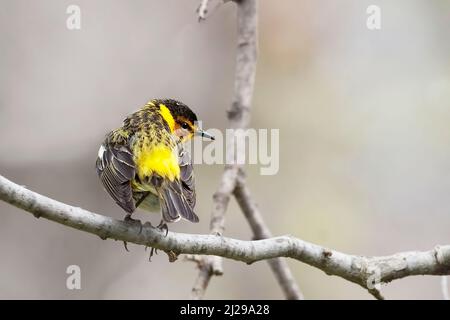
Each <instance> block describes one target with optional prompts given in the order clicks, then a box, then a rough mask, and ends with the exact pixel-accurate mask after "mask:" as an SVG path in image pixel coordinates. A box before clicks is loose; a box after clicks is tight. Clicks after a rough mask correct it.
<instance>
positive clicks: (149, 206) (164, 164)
mask: <svg viewBox="0 0 450 320" xmlns="http://www.w3.org/2000/svg"><path fill="white" fill-rule="evenodd" d="M194 135H200V136H203V137H206V138H209V139H211V140H214V138H213V137H212V136H211V135H209V134H208V133H206V132H205V131H203V130H202V129H200V128H199V127H198V125H197V116H196V115H195V113H194V112H193V111H192V110H191V109H190V108H189V107H188V106H186V105H185V104H183V103H181V102H179V101H176V100H172V99H155V100H151V101H150V102H148V103H147V104H146V105H145V106H144V107H143V108H142V109H140V110H138V111H136V112H135V113H133V114H131V115H129V116H128V117H127V118H126V119H125V120H124V121H123V125H122V127H120V128H118V129H116V130H113V131H111V132H110V133H108V134H107V135H106V138H105V141H104V142H103V144H102V145H101V146H100V149H99V151H98V158H97V162H96V168H97V173H98V176H99V178H100V180H101V182H102V184H103V186H104V188H105V189H106V191H107V192H108V193H109V195H110V196H111V197H112V198H113V199H114V200H115V201H116V203H117V204H118V205H119V206H120V207H122V208H123V209H124V210H125V211H126V212H127V213H128V214H127V216H126V219H131V218H130V217H131V214H132V213H133V212H134V211H135V210H136V208H142V209H144V210H148V211H152V212H158V211H161V214H162V221H161V224H160V225H161V226H162V225H165V222H174V221H178V220H179V219H180V218H184V219H186V220H189V221H191V222H198V221H199V219H198V217H197V215H196V214H195V213H194V206H195V199H196V194H195V184H194V173H193V167H192V161H191V159H190V156H189V154H188V153H187V151H186V150H185V148H184V147H183V143H184V142H186V141H188V140H190V139H191V138H192V137H193V136H194Z"/></svg>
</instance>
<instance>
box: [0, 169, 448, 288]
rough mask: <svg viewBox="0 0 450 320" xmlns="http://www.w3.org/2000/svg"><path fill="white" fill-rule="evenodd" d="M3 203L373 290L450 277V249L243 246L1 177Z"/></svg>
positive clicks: (124, 237) (73, 223)
mask: <svg viewBox="0 0 450 320" xmlns="http://www.w3.org/2000/svg"><path fill="white" fill-rule="evenodd" d="M0 200H3V201H5V202H8V203H10V204H12V205H14V206H16V207H18V208H21V209H23V210H25V211H28V212H30V213H32V214H33V215H34V216H35V217H42V218H45V219H48V220H51V221H54V222H57V223H59V224H62V225H66V226H68V227H71V228H74V229H78V230H81V231H85V232H88V233H91V234H94V235H97V236H99V237H100V238H101V239H107V238H110V239H115V240H120V241H126V242H128V243H135V244H138V245H142V246H149V247H154V248H157V249H161V250H164V251H167V252H173V253H175V254H200V255H212V256H221V257H224V258H229V259H233V260H237V261H242V262H246V263H254V262H256V261H260V260H266V259H273V258H278V257H288V258H292V259H295V260H298V261H301V262H304V263H306V264H309V265H311V266H313V267H316V268H319V269H321V270H322V271H324V272H325V273H326V274H328V275H336V276H339V277H341V278H344V279H346V280H348V281H351V282H354V283H357V284H359V285H360V286H362V287H364V288H366V289H369V288H370V286H371V285H372V284H373V283H376V284H377V283H386V282H390V281H392V280H395V279H400V278H404V277H407V276H413V275H440V276H442V275H449V274H450V245H446V246H436V247H435V248H434V249H432V250H430V251H411V252H401V253H397V254H394V255H391V256H385V257H363V256H355V255H348V254H344V253H342V252H339V251H335V250H331V249H327V248H324V247H321V246H319V245H316V244H313V243H309V242H306V241H303V240H301V239H298V238H294V237H292V236H281V237H274V238H270V239H264V240H255V241H242V240H236V239H231V238H227V237H218V236H214V235H192V234H184V233H175V232H170V231H169V233H168V234H167V235H166V234H165V231H162V230H160V229H158V228H155V227H153V226H151V225H150V224H149V223H145V224H144V225H142V224H141V223H135V222H126V221H120V220H116V219H113V218H110V217H106V216H102V215H99V214H96V213H93V212H90V211H87V210H84V209H81V208H77V207H72V206H70V205H67V204H65V203H62V202H58V201H56V200H53V199H51V198H48V197H45V196H43V195H40V194H38V193H35V192H33V191H30V190H28V189H26V188H24V187H22V186H20V185H18V184H16V183H14V182H12V181H10V180H8V179H6V178H4V177H3V176H0Z"/></svg>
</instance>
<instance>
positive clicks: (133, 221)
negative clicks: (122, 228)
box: [123, 213, 142, 233]
mask: <svg viewBox="0 0 450 320" xmlns="http://www.w3.org/2000/svg"><path fill="white" fill-rule="evenodd" d="M123 221H125V222H127V223H129V224H131V225H139V233H141V232H142V222H141V220H139V219H133V218H132V217H131V213H129V214H127V215H126V216H125V218H124V219H123Z"/></svg>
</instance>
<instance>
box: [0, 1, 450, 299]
mask: <svg viewBox="0 0 450 320" xmlns="http://www.w3.org/2000/svg"><path fill="white" fill-rule="evenodd" d="M198 3H199V1H198V0H188V1H186V0H167V1H149V0H134V1H128V2H126V1H118V0H95V1H92V0H89V1H88V0H77V1H62V0H41V1H23V0H14V1H13V0H0V70H1V72H0V146H1V151H0V174H2V175H4V176H5V177H7V178H8V179H11V180H13V181H15V182H17V183H19V184H22V185H25V186H27V187H28V188H30V189H32V190H34V191H37V192H40V193H42V194H44V195H47V196H50V197H52V198H55V199H58V200H60V201H63V202H66V203H68V204H72V205H75V206H80V207H83V208H85V209H88V210H93V211H95V212H98V213H101V214H105V215H109V216H112V217H115V218H122V217H123V215H124V213H123V211H122V210H121V209H120V208H119V207H118V206H117V205H115V203H114V201H112V200H111V199H110V198H109V196H108V195H107V194H106V192H105V191H104V190H103V188H102V186H101V185H100V182H99V180H98V178H97V175H96V173H95V170H94V163H95V159H96V156H97V150H98V147H99V144H100V143H101V142H102V140H103V138H104V135H105V134H106V133H107V132H108V131H109V130H111V129H113V128H115V127H117V126H119V125H120V124H121V121H122V119H123V118H124V117H125V116H126V115H127V114H129V113H130V112H132V111H134V110H136V109H138V108H139V107H141V106H142V105H143V104H145V102H147V100H149V99H150V98H154V97H173V98H178V99H180V100H181V101H183V102H185V103H186V104H188V105H190V106H191V107H192V108H193V109H195V111H196V112H197V114H198V115H199V117H200V118H201V119H202V120H203V124H204V127H205V128H219V129H222V130H223V129H225V128H226V125H227V124H226V121H225V116H226V109H227V108H228V106H229V104H230V102H231V97H232V92H233V75H234V59H235V46H236V43H235V40H236V35H235V29H236V28H235V27H236V12H235V7H234V5H233V4H232V3H228V4H226V5H224V6H222V7H220V8H219V9H218V10H216V11H215V12H214V13H213V14H212V15H210V16H209V18H208V20H206V21H205V22H202V23H198V21H197V16H196V13H195V9H196V8H197V6H198ZM71 4H76V5H78V6H80V8H81V30H75V31H70V30H68V29H67V28H66V19H67V18H68V14H66V9H67V7H68V6H69V5H71ZM371 4H375V5H378V6H380V8H381V10H382V12H381V13H382V25H381V30H378V31H371V30H368V29H367V27H366V20H367V17H368V15H367V13H366V9H367V7H368V6H369V5H371ZM449 27H450V3H449V2H448V1H446V0H441V1H440V0H433V1H429V0H397V1H395V2H393V1H388V0H377V1H365V0H341V1H332V0H328V1H325V0H301V1H300V0H289V1H288V0H284V1H270V0H261V1H259V40H260V52H259V63H258V70H257V77H256V89H255V96H254V104H253V106H254V111H253V118H252V127H254V128H269V129H270V128H278V129H280V171H279V173H278V174H277V175H274V176H261V175H259V166H257V165H251V166H249V168H248V169H249V173H248V181H249V184H250V187H251V190H252V192H253V194H254V196H255V198H256V200H257V201H258V203H259V206H260V208H261V210H262V213H263V214H264V216H265V219H266V220H267V223H268V225H269V226H270V228H271V230H272V232H273V233H274V234H275V235H282V234H292V235H294V236H297V237H300V238H302V239H304V240H307V241H311V242H314V243H317V244H320V245H324V246H328V247H331V248H334V249H336V250H340V251H343V252H346V253H353V254H359V255H388V254H392V253H395V252H397V251H404V250H429V249H431V248H433V247H434V246H435V245H437V244H449V243H450V234H449V225H450V197H449V192H450V148H449V142H450V126H449V123H450V108H449V103H450V60H449V58H448V57H449V56H450V41H449V40H450V39H449V38H450V36H449V33H448V30H449ZM195 170H196V175H197V189H198V202H197V203H198V204H197V213H198V214H199V216H200V219H201V221H200V223H199V224H190V223H188V222H181V223H177V224H174V225H171V226H170V229H171V230H173V231H182V232H190V233H208V228H209V216H210V211H211V206H212V201H211V196H212V193H213V192H214V190H215V189H216V187H217V184H218V180H219V177H220V175H221V173H222V170H223V167H222V166H221V165H211V166H208V165H197V166H196V168H195ZM0 213H1V223H0V252H1V258H0V298H3V299H12V298H25V299H31V298H43V299H50V298H61V299H81V298H86V299H94V298H97V299H107V298H109V299H183V298H187V297H189V294H190V290H191V287H192V284H193V282H194V279H195V277H196V275H197V270H196V268H195V266H194V265H193V264H192V263H189V262H183V261H180V260H179V261H178V262H176V263H169V262H168V259H167V257H166V255H164V254H161V253H160V254H159V255H158V256H155V257H154V258H153V259H152V260H153V261H152V262H151V263H149V262H148V253H149V252H148V251H147V252H145V251H144V248H143V247H140V246H136V245H132V244H130V245H129V249H130V252H126V251H125V250H124V248H123V245H122V243H121V242H115V241H111V240H108V241H101V240H100V239H99V238H98V237H95V236H92V235H90V234H87V233H83V232H80V231H76V230H72V229H70V228H67V227H64V226H62V225H58V224H55V223H53V222H49V221H46V220H44V219H40V220H36V219H34V218H33V217H32V216H31V215H29V214H27V213H24V212H21V211H20V210H19V209H16V208H14V207H12V206H10V205H7V204H5V203H0ZM136 216H137V217H138V218H139V219H143V220H150V221H151V222H153V223H154V224H156V223H158V222H159V217H158V216H156V215H147V214H145V213H138V214H137V215H136ZM225 234H226V235H227V236H230V237H236V238H239V239H250V238H251V237H252V236H251V232H250V230H249V228H248V226H247V224H246V222H245V220H244V219H243V216H242V214H241V213H240V212H239V210H238V208H237V206H236V204H235V202H234V200H233V201H231V205H230V208H229V210H228V213H227V222H226V233H225ZM72 264H76V265H79V266H80V267H81V286H82V289H81V290H72V291H71V290H67V289H66V278H67V276H68V275H67V274H66V268H67V266H69V265H72ZM289 264H290V266H291V268H292V271H293V273H294V275H295V277H296V279H297V280H298V283H299V284H300V286H301V288H302V290H303V292H304V294H305V296H306V298H308V299H349V298H354V299H371V296H369V294H368V293H367V292H366V291H365V290H363V289H361V288H360V287H358V286H357V285H355V284H352V283H349V282H347V281H345V280H342V279H340V278H337V277H330V276H327V275H325V274H324V273H323V272H321V271H319V270H317V269H314V268H312V267H309V266H307V265H305V264H302V263H299V262H295V261H289ZM383 292H384V294H385V296H386V297H387V298H390V299H417V298H421V299H440V298H441V297H442V295H441V291H440V279H439V278H438V277H411V278H407V279H403V280H398V281H395V282H393V283H391V284H388V285H385V286H383ZM206 298H210V299H253V298H254V299H281V298H283V294H282V292H281V290H280V288H279V286H278V284H277V283H276V281H275V280H274V277H273V276H272V273H271V271H270V269H269V267H268V266H267V264H266V263H265V262H259V263H255V264H253V265H251V266H248V265H246V264H243V263H239V262H234V261H225V275H224V276H223V277H216V278H214V279H213V280H212V281H211V283H210V286H209V288H208V291H207V294H206Z"/></svg>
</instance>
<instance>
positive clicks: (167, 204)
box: [160, 145, 199, 222]
mask: <svg viewBox="0 0 450 320" xmlns="http://www.w3.org/2000/svg"><path fill="white" fill-rule="evenodd" d="M178 148H179V153H178V154H179V156H178V160H179V166H180V178H179V179H175V180H174V181H170V182H168V183H166V184H164V186H163V187H162V188H161V189H160V193H161V209H162V216H163V219H164V220H165V221H167V222H172V221H176V220H178V219H179V218H180V215H181V216H182V217H183V218H185V219H186V220H189V221H191V222H198V221H199V219H198V216H197V215H196V214H195V212H194V206H195V185H194V172H193V167H192V162H191V159H190V157H189V154H188V153H187V152H186V150H184V149H183V148H182V146H181V145H179V146H178Z"/></svg>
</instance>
